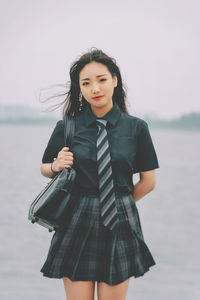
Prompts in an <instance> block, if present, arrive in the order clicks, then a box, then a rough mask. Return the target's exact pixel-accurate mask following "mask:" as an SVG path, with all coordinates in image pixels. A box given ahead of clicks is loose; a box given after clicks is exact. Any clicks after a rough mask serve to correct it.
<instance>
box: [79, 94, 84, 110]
mask: <svg viewBox="0 0 200 300" xmlns="http://www.w3.org/2000/svg"><path fill="white" fill-rule="evenodd" d="M82 97H83V95H82V93H81V92H80V94H79V111H81V110H82V106H83V98H82Z"/></svg>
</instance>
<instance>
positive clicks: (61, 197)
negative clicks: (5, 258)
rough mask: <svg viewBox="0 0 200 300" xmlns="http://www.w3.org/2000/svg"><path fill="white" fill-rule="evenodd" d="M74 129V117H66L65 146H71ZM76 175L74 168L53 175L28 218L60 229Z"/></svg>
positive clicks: (50, 228) (50, 227)
mask: <svg viewBox="0 0 200 300" xmlns="http://www.w3.org/2000/svg"><path fill="white" fill-rule="evenodd" d="M74 130H75V124H74V118H73V117H66V118H64V144H65V147H67V146H66V145H69V147H70V145H71V141H72V137H73V135H74ZM75 177H76V171H75V170H74V169H73V168H64V169H63V170H62V171H60V172H59V173H58V174H57V175H56V176H55V177H53V179H51V180H50V181H49V182H48V183H47V185H46V187H45V188H44V189H43V190H42V191H41V192H40V193H39V195H38V196H37V197H36V198H35V200H34V201H33V202H32V204H31V205H30V208H29V214H28V219H29V220H30V221H31V222H32V223H38V224H39V225H41V226H43V227H45V228H47V229H48V230H49V232H51V231H53V230H55V231H56V230H58V229H59V228H60V227H61V226H62V225H63V224H64V222H65V220H66V213H67V209H68V205H69V202H70V198H71V191H72V187H73V183H74V180H75Z"/></svg>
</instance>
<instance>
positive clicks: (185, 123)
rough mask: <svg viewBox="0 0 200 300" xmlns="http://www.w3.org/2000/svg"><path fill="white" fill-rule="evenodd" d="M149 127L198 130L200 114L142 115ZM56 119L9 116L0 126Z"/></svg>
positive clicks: (52, 122) (47, 122)
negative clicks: (169, 117) (165, 117)
mask: <svg viewBox="0 0 200 300" xmlns="http://www.w3.org/2000/svg"><path fill="white" fill-rule="evenodd" d="M142 119H144V120H145V121H146V122H147V124H148V125H149V127H150V128H152V129H171V130H174V129H177V130H183V131H184V130H187V131H188V130H191V131H200V114H195V116H194V114H192V116H191V114H190V115H187V117H186V116H182V117H180V118H179V119H172V120H155V119H149V118H146V119H145V117H143V118H142ZM57 121H58V118H33V119H32V118H17V119H15V118H11V119H0V126H1V125H7V126H13V125H16V126H18V125H35V126H37V125H40V126H53V125H55V124H56V122H57Z"/></svg>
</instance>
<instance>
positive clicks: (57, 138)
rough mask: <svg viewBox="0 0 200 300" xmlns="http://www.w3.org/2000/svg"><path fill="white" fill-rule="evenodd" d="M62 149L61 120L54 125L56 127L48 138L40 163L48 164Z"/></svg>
mask: <svg viewBox="0 0 200 300" xmlns="http://www.w3.org/2000/svg"><path fill="white" fill-rule="evenodd" d="M63 147H64V126H63V120H60V121H58V122H57V123H56V126H55V128H54V130H53V132H52V134H51V136H50V139H49V142H48V144H47V147H46V149H45V151H44V154H43V157H42V163H50V162H52V161H53V159H54V157H57V155H58V152H59V151H60V150H61V149H62V148H63Z"/></svg>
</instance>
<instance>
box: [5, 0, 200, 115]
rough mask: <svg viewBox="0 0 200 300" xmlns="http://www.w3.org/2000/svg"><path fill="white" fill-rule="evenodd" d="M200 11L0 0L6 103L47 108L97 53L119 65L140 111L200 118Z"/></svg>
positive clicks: (149, 3) (185, 6)
mask: <svg viewBox="0 0 200 300" xmlns="http://www.w3.org/2000/svg"><path fill="white" fill-rule="evenodd" d="M199 11H200V1H198V0H197V1H195V0H188V1H186V0H137V1H135V0H130V1H128V0H124V1H117V0H114V1H113V0H110V1H109V0H106V1H105V0H101V1H100V0H99V1H94V0H91V1H90V0H81V1H76V0H75V1H68V0H65V1H64V0H54V1H53V0H12V1H11V0H0V38H1V47H0V66H1V67H0V91H1V94H0V95H1V96H0V100H1V104H9V105H21V104H27V105H31V106H39V107H41V104H40V103H39V100H38V94H39V90H40V89H41V88H45V87H48V86H50V85H52V84H65V83H66V82H67V81H68V80H69V68H70V65H71V63H72V62H73V61H74V60H75V59H76V58H77V57H78V56H80V55H81V54H83V53H84V52H85V51H87V50H88V49H89V48H90V47H92V46H94V47H97V48H100V49H102V50H103V51H105V52H106V53H107V54H109V55H111V56H112V57H114V58H115V59H116V60H117V64H118V66H119V67H120V70H121V74H122V78H123V80H124V83H125V85H126V86H127V88H128V101H129V103H130V108H131V110H132V111H135V112H143V113H154V114H155V115H157V116H160V117H166V118H170V117H177V116H179V115H181V114H184V113H189V112H192V111H200V99H199V98H200V97H199V95H200V56H199V53H200V39H199V36H200V32H199V31H200V18H199ZM52 92H53V91H52ZM42 107H43V106H42Z"/></svg>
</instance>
